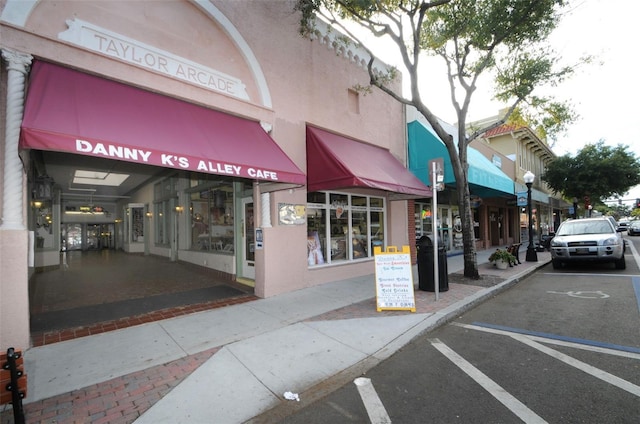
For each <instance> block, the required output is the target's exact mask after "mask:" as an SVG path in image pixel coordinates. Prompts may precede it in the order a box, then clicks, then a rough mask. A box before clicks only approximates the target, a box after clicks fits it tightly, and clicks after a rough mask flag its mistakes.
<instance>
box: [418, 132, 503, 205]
mask: <svg viewBox="0 0 640 424" xmlns="http://www.w3.org/2000/svg"><path fill="white" fill-rule="evenodd" d="M407 130H408V137H409V170H410V171H411V172H412V173H413V174H414V175H415V176H416V177H418V178H419V179H420V180H421V181H422V182H423V183H425V184H426V185H430V184H429V181H430V178H429V172H430V171H429V170H428V169H427V168H428V165H429V161H430V160H432V159H436V158H443V159H444V183H445V185H455V182H456V179H455V176H454V175H453V166H452V165H451V159H449V153H448V152H447V148H446V147H445V145H444V143H443V142H442V141H441V140H440V139H439V138H438V136H436V135H435V133H434V132H432V130H431V129H430V128H429V127H427V126H425V125H424V124H423V123H421V122H419V121H413V122H410V123H409V124H407ZM467 161H468V163H469V190H470V191H471V194H474V195H476V196H480V197H485V198H486V197H506V196H513V195H514V193H515V191H514V183H513V180H512V179H511V178H509V177H508V176H507V175H506V174H505V173H504V172H502V171H501V170H500V168H498V167H497V166H495V165H494V164H493V163H492V162H491V161H490V160H489V159H487V158H486V157H485V156H484V155H483V154H482V153H480V152H479V151H478V150H476V149H474V148H472V147H468V148H467Z"/></svg>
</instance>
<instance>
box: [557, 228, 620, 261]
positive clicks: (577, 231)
mask: <svg viewBox="0 0 640 424" xmlns="http://www.w3.org/2000/svg"><path fill="white" fill-rule="evenodd" d="M621 231H623V230H620V229H618V227H617V226H614V224H612V223H611V220H609V219H608V218H607V217H599V218H584V219H575V220H570V221H565V222H563V223H562V224H560V227H559V228H558V231H556V235H555V237H554V238H553V239H552V240H551V262H552V264H553V268H554V269H558V268H560V267H562V266H563V265H564V264H567V263H573V262H587V261H593V262H612V263H614V264H615V267H616V269H625V268H626V263H625V260H624V251H625V246H624V239H623V238H622V234H621Z"/></svg>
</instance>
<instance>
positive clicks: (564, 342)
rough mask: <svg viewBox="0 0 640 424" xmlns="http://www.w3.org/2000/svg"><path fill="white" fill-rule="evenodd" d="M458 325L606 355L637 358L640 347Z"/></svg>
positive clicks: (499, 327) (484, 325) (476, 324)
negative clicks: (520, 335) (521, 336)
mask: <svg viewBox="0 0 640 424" xmlns="http://www.w3.org/2000/svg"><path fill="white" fill-rule="evenodd" d="M453 325H456V326H458V327H464V328H467V329H470V330H478V331H484V332H487V333H494V334H502V335H504V336H511V335H512V334H514V333H515V334H522V335H525V336H528V337H530V338H531V339H532V340H537V341H539V342H542V343H547V344H555V345H559V346H567V347H573V348H577V349H582V350H589V351H592V352H599V353H606V354H607V355H615V356H622V357H625V358H631V359H639V360H640V348H637V347H633V346H623V345H617V344H613V343H604V342H597V341H594V340H586V339H579V338H576V337H566V336H559V335H557V334H551V333H543V332H540V331H530V330H523V329H520V328H513V327H507V326H504V325H495V324H487V323H482V322H474V323H473V324H462V323H453Z"/></svg>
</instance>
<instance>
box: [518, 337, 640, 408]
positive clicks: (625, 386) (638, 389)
mask: <svg viewBox="0 0 640 424" xmlns="http://www.w3.org/2000/svg"><path fill="white" fill-rule="evenodd" d="M511 337H512V338H514V339H515V340H518V341H519V342H521V343H524V344H526V345H527V346H530V347H532V348H534V349H537V350H539V351H540V352H542V353H546V354H547V355H549V356H552V357H554V358H556V359H558V360H559V361H562V362H564V363H565V364H567V365H571V366H572V367H574V368H577V369H579V370H580V371H583V372H586V373H587V374H590V375H592V376H593V377H596V378H599V379H600V380H602V381H604V382H606V383H609V384H611V385H613V386H616V387H619V388H621V389H622V390H625V391H627V392H629V393H631V394H632V395H636V396H638V397H640V386H636V385H635V384H632V383H629V382H628V381H626V380H623V379H622V378H620V377H616V376H615V375H613V374H609V373H608V372H606V371H603V370H601V369H599V368H596V367H594V366H591V365H589V364H587V363H584V362H582V361H579V360H577V359H575V358H572V357H571V356H569V355H565V354H564V353H562V352H558V351H557V350H554V349H551V348H550V347H547V346H544V345H542V344H540V343H538V342H534V341H533V340H531V339H530V338H529V337H527V336H523V335H521V334H512V335H511Z"/></svg>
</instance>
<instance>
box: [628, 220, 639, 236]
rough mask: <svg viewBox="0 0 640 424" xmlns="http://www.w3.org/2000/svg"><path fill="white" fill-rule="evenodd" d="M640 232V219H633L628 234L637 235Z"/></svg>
mask: <svg viewBox="0 0 640 424" xmlns="http://www.w3.org/2000/svg"><path fill="white" fill-rule="evenodd" d="M638 234H640V221H631V223H630V224H629V226H628V227H627V235H630V236H637V235H638Z"/></svg>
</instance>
